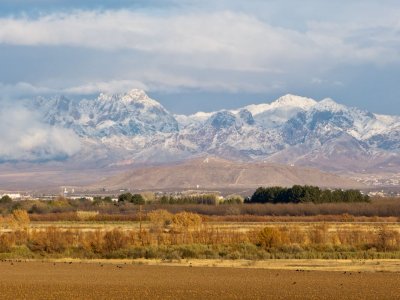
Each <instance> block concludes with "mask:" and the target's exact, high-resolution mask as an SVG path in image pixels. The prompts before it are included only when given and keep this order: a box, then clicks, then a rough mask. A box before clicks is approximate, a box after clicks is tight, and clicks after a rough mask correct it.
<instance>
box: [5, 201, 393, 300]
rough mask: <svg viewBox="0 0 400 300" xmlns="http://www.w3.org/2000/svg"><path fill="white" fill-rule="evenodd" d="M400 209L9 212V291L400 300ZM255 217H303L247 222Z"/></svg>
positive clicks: (21, 294) (17, 294)
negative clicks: (358, 212)
mask: <svg viewBox="0 0 400 300" xmlns="http://www.w3.org/2000/svg"><path fill="white" fill-rule="evenodd" d="M397 203H398V199H394V200H392V201H390V202H386V203H378V204H376V203H374V202H372V203H363V204H361V205H360V208H362V209H365V210H366V211H367V210H369V209H370V207H373V208H374V209H376V208H377V207H378V208H380V212H382V213H379V214H377V215H366V214H361V215H351V214H348V213H345V214H323V215H320V214H311V215H308V214H301V213H300V212H302V211H303V212H304V211H307V210H309V211H311V210H313V209H317V211H320V210H321V209H323V207H324V205H326V204H306V205H303V204H285V205H282V206H277V205H275V204H242V205H236V204H229V205H225V206H222V205H221V206H209V205H201V204H200V205H190V206H180V205H176V204H175V205H166V206H151V205H143V207H140V206H139V205H132V206H130V205H128V206H126V204H123V205H120V206H114V207H113V209H115V210H118V211H116V212H115V213H110V212H107V211H94V210H90V209H87V210H78V209H77V208H75V209H76V210H75V211H71V210H67V211H64V210H61V211H59V212H56V211H51V210H50V211H48V210H46V211H44V212H43V213H37V212H31V213H28V212H27V210H24V209H21V207H20V208H16V207H10V208H11V209H10V210H9V211H7V210H6V209H5V210H4V214H3V216H2V217H1V219H0V225H1V226H0V260H1V261H0V272H1V274H2V275H3V276H1V278H0V289H1V291H2V297H3V298H5V299H15V298H32V299H43V298H46V299H48V298H60V299H63V298H73V297H75V298H77V299H91V298H99V299H113V298H118V299H131V298H152V299H154V298H156V299H157V298H162V299H171V298H174V299H185V298H191V299H196V298H202V299H204V298H207V299H215V298H220V299H225V298H229V299H232V298H253V299H257V298H258V299H261V298H265V297H272V298H278V299H279V298H293V297H299V298H325V299H333V298H337V295H338V291H339V292H340V293H341V294H343V295H346V298H348V299H376V298H399V297H400V289H399V288H398V287H397V285H396V284H397V282H398V280H399V279H400V223H399V222H398V215H397V212H396V211H395V210H393V211H389V210H387V209H386V208H388V207H391V206H392V205H394V204H397ZM72 204H74V203H73V202H72ZM23 205H37V206H38V205H43V204H41V203H23ZM47 205H48V206H49V207H50V205H51V206H53V207H59V206H58V204H57V203H56V204H47ZM85 205H86V204H85ZM354 205H358V204H348V206H343V204H330V205H329V207H330V208H332V207H333V208H335V207H339V208H340V209H342V208H343V207H344V208H346V209H347V208H350V207H351V208H352V209H353V206H354ZM374 205H375V206H374ZM71 206H72V205H71ZM89 207H91V206H89ZM321 207H322V208H321ZM22 208H23V207H22ZM67 208H68V209H69V207H68V206H67ZM79 208H80V209H81V208H84V207H79ZM165 208H169V209H168V210H167V209H165ZM185 208H191V209H185ZM257 208H259V209H260V210H262V209H274V210H276V211H279V210H282V211H284V212H285V211H287V209H289V210H291V211H293V212H295V213H294V214H293V215H286V214H284V213H283V214H278V215H271V214H261V213H260V214H248V212H249V211H251V210H254V211H255V210H256V209H257ZM382 208H385V209H382ZM107 209H109V207H107ZM123 209H127V211H124V210H123ZM296 209H297V211H296ZM196 210H198V211H203V212H206V214H199V213H196V212H195V211H196ZM242 211H245V212H246V214H242ZM221 212H222V213H221ZM227 212H230V213H232V214H226V213H227ZM321 291H324V292H323V294H321Z"/></svg>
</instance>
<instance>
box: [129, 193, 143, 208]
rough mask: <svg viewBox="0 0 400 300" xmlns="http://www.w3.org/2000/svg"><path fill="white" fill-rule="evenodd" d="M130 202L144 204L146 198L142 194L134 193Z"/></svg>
mask: <svg viewBox="0 0 400 300" xmlns="http://www.w3.org/2000/svg"><path fill="white" fill-rule="evenodd" d="M130 202H132V203H133V204H137V205H142V204H145V202H146V201H145V200H144V198H143V196H142V195H140V194H134V195H133V196H132V198H131V201H130Z"/></svg>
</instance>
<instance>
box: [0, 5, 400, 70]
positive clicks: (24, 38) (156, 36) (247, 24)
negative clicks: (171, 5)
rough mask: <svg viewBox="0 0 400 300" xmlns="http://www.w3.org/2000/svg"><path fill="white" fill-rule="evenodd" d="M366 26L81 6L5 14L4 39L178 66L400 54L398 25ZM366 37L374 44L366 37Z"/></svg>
mask: <svg viewBox="0 0 400 300" xmlns="http://www.w3.org/2000/svg"><path fill="white" fill-rule="evenodd" d="M376 26H382V24H381V23H377V24H376ZM383 26H386V27H384V28H383V30H385V29H387V28H391V29H393V26H398V23H389V22H386V23H385V24H384V25H383ZM390 26H391V27H390ZM368 28H374V24H368V26H367V24H351V23H350V24H342V25H338V24H333V25H332V24H329V23H326V24H325V23H321V22H319V23H315V22H314V23H309V27H308V29H307V30H306V31H304V32H301V31H298V30H293V29H284V28H281V27H274V26H271V25H269V24H267V23H265V22H263V21H260V20H259V19H257V18H256V17H253V16H249V15H245V14H241V13H234V12H217V13H198V14H194V13H188V14H185V15H173V16H158V15H152V16H149V15H146V14H143V13H137V12H133V11H128V10H119V11H102V12H97V11H77V12H73V13H69V14H62V13H54V14H49V15H44V16H41V17H39V18H37V19H30V18H27V17H19V18H11V17H8V18H1V19H0V43H3V44H13V45H31V46H32V45H33V46H38V45H50V46H51V45H66V46H74V47H88V48H95V49H103V50H116V49H134V50H138V51H142V52H147V53H153V54H159V55H162V56H163V57H164V62H165V61H167V62H168V59H169V62H170V63H171V62H173V63H175V64H178V65H189V66H193V67H196V68H209V67H212V68H219V69H228V70H238V71H241V70H243V71H261V72H264V71H268V72H279V71H281V70H282V69H283V70H285V71H287V67H289V66H292V67H296V66H304V65H308V64H310V63H313V62H315V64H316V65H317V64H318V63H319V62H321V61H323V60H324V59H326V60H325V62H326V63H327V64H328V65H329V64H331V63H334V62H337V61H353V60H359V61H363V62H365V61H367V62H381V60H385V61H387V60H393V59H395V60H398V59H399V57H398V55H397V56H396V55H395V54H396V53H397V50H396V49H397V48H396V47H397V46H398V43H399V37H398V36H397V35H396V34H395V31H393V30H391V31H390V32H388V31H387V30H386V34H385V35H384V36H382V35H380V34H374V35H372V37H371V35H369V36H365V35H363V32H364V30H365V29H368ZM370 33H371V32H370ZM349 37H354V38H353V39H350V38H349ZM382 39H384V40H382ZM393 39H394V40H395V45H393ZM364 40H365V41H368V43H367V44H366V43H362V41H364ZM329 58H331V59H333V58H334V59H335V61H333V62H332V61H331V60H329Z"/></svg>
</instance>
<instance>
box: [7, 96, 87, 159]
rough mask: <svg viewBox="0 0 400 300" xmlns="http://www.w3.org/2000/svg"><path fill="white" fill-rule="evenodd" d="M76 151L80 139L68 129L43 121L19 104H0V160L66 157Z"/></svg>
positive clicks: (78, 148)
mask: <svg viewBox="0 0 400 300" xmlns="http://www.w3.org/2000/svg"><path fill="white" fill-rule="evenodd" d="M79 150H80V142H79V139H78V137H77V136H76V135H75V134H74V133H73V132H72V131H71V130H68V129H64V128H58V127H55V126H50V125H47V124H44V123H42V122H41V121H40V118H39V116H38V115H36V114H35V113H33V112H32V111H29V110H28V109H26V108H24V107H22V106H20V105H17V104H14V105H12V104H8V105H5V104H4V103H3V105H2V106H1V108H0V161H14V160H25V161H44V160H54V159H65V158H67V157H69V156H72V155H74V154H76V153H77V152H78V151H79Z"/></svg>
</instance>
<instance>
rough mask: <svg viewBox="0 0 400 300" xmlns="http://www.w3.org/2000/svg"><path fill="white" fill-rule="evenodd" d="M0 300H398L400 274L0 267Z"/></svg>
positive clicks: (86, 265) (36, 265) (9, 264)
mask: <svg viewBox="0 0 400 300" xmlns="http://www.w3.org/2000/svg"><path fill="white" fill-rule="evenodd" d="M0 273H1V274H2V276H1V277H0V290H1V298H2V299H71V298H74V299H243V298H246V299H272V298H273V299H338V297H339V298H342V299H344V298H345V299H398V298H400V287H399V285H398V282H399V280H400V274H398V273H388V272H378V273H376V272H375V273H374V272H366V271H361V272H354V271H353V272H342V271H340V272H339V271H307V270H300V269H299V270H272V269H254V268H253V269H249V268H225V267H220V268H206V267H195V266H194V267H190V266H189V267H188V266H160V265H158V266H149V265H138V264H111V263H102V262H97V263H77V262H71V263H69V262H9V261H3V262H0Z"/></svg>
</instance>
